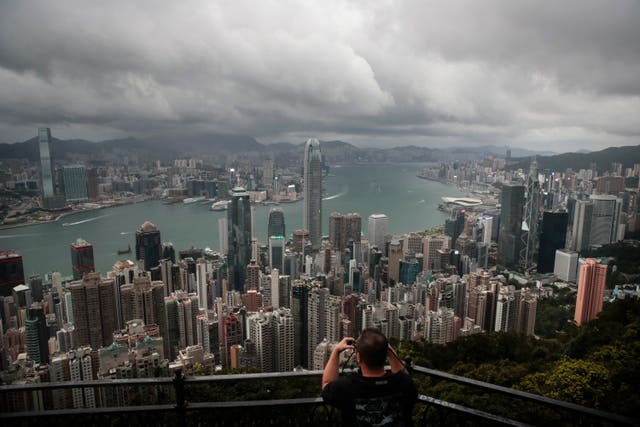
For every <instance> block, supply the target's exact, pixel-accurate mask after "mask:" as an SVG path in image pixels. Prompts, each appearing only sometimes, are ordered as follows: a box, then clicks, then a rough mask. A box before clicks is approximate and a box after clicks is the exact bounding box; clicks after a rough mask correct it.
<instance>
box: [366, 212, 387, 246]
mask: <svg viewBox="0 0 640 427" xmlns="http://www.w3.org/2000/svg"><path fill="white" fill-rule="evenodd" d="M388 224H389V218H388V217H387V216H386V215H385V214H373V215H369V221H368V223H367V233H368V236H367V237H368V238H369V245H370V246H377V247H378V249H379V250H380V251H382V253H384V252H385V250H384V244H385V240H384V239H385V236H386V235H387V227H388Z"/></svg>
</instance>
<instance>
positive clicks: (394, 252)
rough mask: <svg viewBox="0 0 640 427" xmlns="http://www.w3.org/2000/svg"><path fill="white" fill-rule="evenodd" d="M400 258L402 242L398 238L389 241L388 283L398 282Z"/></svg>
mask: <svg viewBox="0 0 640 427" xmlns="http://www.w3.org/2000/svg"><path fill="white" fill-rule="evenodd" d="M401 259H402V244H401V243H400V241H399V240H395V239H394V240H392V241H391V243H389V283H387V284H388V285H390V286H391V284H392V283H398V281H399V280H400V260H401Z"/></svg>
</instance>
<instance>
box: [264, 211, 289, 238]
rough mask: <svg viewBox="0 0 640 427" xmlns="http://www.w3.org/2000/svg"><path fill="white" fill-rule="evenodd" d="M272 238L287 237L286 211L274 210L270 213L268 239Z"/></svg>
mask: <svg viewBox="0 0 640 427" xmlns="http://www.w3.org/2000/svg"><path fill="white" fill-rule="evenodd" d="M271 236H283V237H284V236H286V233H285V227H284V211H283V210H282V209H281V208H273V209H271V211H270V212H269V226H268V229H267V238H269V237H271Z"/></svg>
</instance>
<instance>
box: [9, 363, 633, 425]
mask: <svg viewBox="0 0 640 427" xmlns="http://www.w3.org/2000/svg"><path fill="white" fill-rule="evenodd" d="M411 371H412V375H413V378H414V380H415V381H416V383H417V386H418V390H419V392H420V393H421V394H420V395H419V397H418V402H417V403H418V404H417V405H416V407H415V410H414V421H415V423H416V425H427V424H428V425H473V426H475V425H512V426H527V425H598V426H600V425H612V426H617V425H640V422H639V421H638V420H637V419H633V418H629V417H624V416H620V415H616V414H611V413H607V412H603V411H600V410H596V409H592V408H587V407H584V406H580V405H576V404H573V403H568V402H563V401H559V400H555V399H550V398H547V397H544V396H540V395H536V394H532V393H526V392H523V391H519V390H515V389H511V388H508V387H502V386H498V385H495V384H490V383H486V382H482V381H477V380H473V379H470V378H465V377H460V376H457V375H452V374H449V373H446V372H442V371H437V370H433V369H428V368H424V367H421V366H413V367H412V368H411ZM321 375H322V371H303V372H278V373H260V374H233V375H209V376H193V377H185V376H184V375H183V374H182V372H180V371H178V372H176V375H175V377H173V378H170V377H165V378H139V379H110V380H100V381H74V382H52V383H33V384H20V385H3V386H0V404H1V405H0V424H2V425H10V424H11V425H25V426H26V425H32V423H34V422H41V421H44V420H45V418H46V422H47V424H54V425H55V424H58V423H59V424H65V425H69V423H70V422H73V423H75V422H76V421H80V420H81V421H82V423H83V424H84V423H90V424H91V425H120V424H122V425H135V424H155V425H179V426H187V425H189V426H192V425H193V426H196V425H260V426H264V425H265V424H267V425H269V424H270V425H275V424H277V425H335V424H339V423H340V421H341V418H340V414H339V412H338V411H337V410H334V409H332V408H330V407H328V406H326V405H325V404H324V403H323V401H322V398H321V397H318V394H319V389H320V380H319V378H320V377H321ZM441 384H447V385H449V386H450V387H453V388H454V389H455V390H454V391H458V394H461V395H463V396H465V397H467V398H471V399H466V400H467V401H464V400H465V399H462V400H463V401H462V402H455V401H453V400H455V399H449V400H445V399H446V398H445V399H443V398H436V397H433V396H429V391H430V390H432V389H433V388H434V387H438V386H439V385H441ZM236 387H239V388H241V389H242V390H240V391H238V390H237V389H236ZM243 387H246V388H243ZM286 388H289V390H286V392H285V391H283V390H284V389H286ZM298 388H299V389H300V392H299V397H295V398H290V397H285V398H281V397H280V396H281V395H291V394H296V393H295V392H296V390H298ZM305 388H306V390H305ZM78 391H80V392H81V393H85V392H87V391H93V394H94V395H95V396H96V400H97V401H98V402H100V403H101V404H102V405H103V406H98V407H95V408H86V407H81V408H75V409H66V408H63V409H45V407H46V408H51V407H52V403H51V401H52V396H53V395H54V394H55V393H57V394H58V395H61V396H62V397H66V398H67V402H66V404H69V399H68V398H69V397H70V394H71V393H72V392H75V393H76V394H77V393H78ZM159 391H160V392H159ZM305 391H306V393H307V394H311V395H309V396H303V395H304V394H305ZM110 393H111V394H112V395H117V396H119V397H123V396H124V397H126V398H128V399H129V401H127V402H125V404H119V403H118V402H122V399H121V400H120V401H117V399H116V404H115V405H113V406H111V405H109V402H108V400H109V398H108V396H110V395H111V394H110ZM296 395H298V394H296ZM132 396H134V397H133V398H132ZM235 398H242V399H245V400H234V399H235ZM136 399H138V400H137V401H136ZM32 400H36V401H38V402H40V407H38V408H35V409H34V408H33V407H29V402H30V401H32ZM469 400H470V402H469ZM134 401H135V402H134ZM136 403H137V404H136ZM19 404H21V405H23V406H21V407H20V408H18V407H17V406H16V405H19Z"/></svg>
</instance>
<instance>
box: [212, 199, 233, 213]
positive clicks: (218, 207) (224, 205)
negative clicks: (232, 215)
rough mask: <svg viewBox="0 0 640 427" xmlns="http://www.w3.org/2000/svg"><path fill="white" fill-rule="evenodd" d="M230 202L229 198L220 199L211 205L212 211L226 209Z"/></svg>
mask: <svg viewBox="0 0 640 427" xmlns="http://www.w3.org/2000/svg"><path fill="white" fill-rule="evenodd" d="M228 204H229V201H228V200H219V201H217V202H215V203H214V204H212V205H211V210H212V211H226V210H227V205H228Z"/></svg>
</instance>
